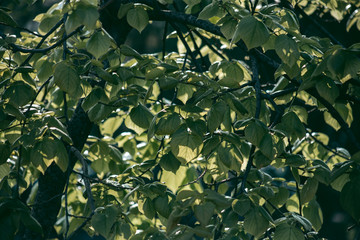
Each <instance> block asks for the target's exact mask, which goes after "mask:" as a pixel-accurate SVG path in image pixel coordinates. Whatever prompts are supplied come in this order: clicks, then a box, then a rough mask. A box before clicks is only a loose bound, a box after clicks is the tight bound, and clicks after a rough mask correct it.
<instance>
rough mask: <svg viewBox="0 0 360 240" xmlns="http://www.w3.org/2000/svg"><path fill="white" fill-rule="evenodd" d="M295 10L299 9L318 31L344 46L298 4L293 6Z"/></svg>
mask: <svg viewBox="0 0 360 240" xmlns="http://www.w3.org/2000/svg"><path fill="white" fill-rule="evenodd" d="M295 10H296V11H299V12H300V14H301V15H302V16H303V17H304V18H305V19H307V20H309V21H310V22H311V23H312V24H314V25H315V26H316V27H317V28H318V29H319V30H320V31H322V32H323V33H324V34H325V35H326V36H328V37H329V38H330V39H331V41H333V42H334V43H336V44H338V45H340V46H342V47H344V45H343V44H342V43H341V42H340V41H339V40H337V39H336V37H334V35H332V34H331V33H330V32H329V31H328V30H327V29H326V28H324V26H323V25H321V24H320V23H319V22H318V21H317V20H316V19H315V18H314V17H310V16H309V15H307V14H306V13H305V12H304V10H302V9H301V8H300V7H299V6H298V5H296V6H295Z"/></svg>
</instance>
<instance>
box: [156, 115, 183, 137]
mask: <svg viewBox="0 0 360 240" xmlns="http://www.w3.org/2000/svg"><path fill="white" fill-rule="evenodd" d="M180 124H181V119H180V116H179V114H177V113H173V114H171V115H169V116H167V117H166V118H160V120H159V122H158V124H157V125H156V131H155V133H156V134H158V135H171V134H173V133H174V132H175V131H176V130H177V129H178V128H179V126H180Z"/></svg>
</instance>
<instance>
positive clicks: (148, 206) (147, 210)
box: [143, 198, 156, 219]
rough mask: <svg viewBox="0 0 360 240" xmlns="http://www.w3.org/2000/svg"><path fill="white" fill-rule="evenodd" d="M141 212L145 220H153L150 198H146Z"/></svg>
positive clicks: (152, 207) (153, 209)
mask: <svg viewBox="0 0 360 240" xmlns="http://www.w3.org/2000/svg"><path fill="white" fill-rule="evenodd" d="M143 211H144V214H145V216H146V217H147V218H149V219H153V218H154V217H155V213H156V212H155V206H154V203H153V202H152V200H151V199H150V198H146V200H145V202H144V205H143Z"/></svg>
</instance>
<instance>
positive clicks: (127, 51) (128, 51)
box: [118, 45, 143, 81]
mask: <svg viewBox="0 0 360 240" xmlns="http://www.w3.org/2000/svg"><path fill="white" fill-rule="evenodd" d="M120 53H121V54H122V55H124V56H127V57H134V58H136V59H138V60H142V59H143V57H142V56H141V55H140V53H138V52H137V51H136V50H134V49H132V48H131V47H129V46H127V45H121V46H120ZM119 70H125V68H120V69H119ZM119 70H118V71H119ZM130 73H131V76H132V75H133V74H132V72H130ZM127 74H129V72H127ZM119 75H120V76H121V73H119ZM125 80H127V79H124V81H125Z"/></svg>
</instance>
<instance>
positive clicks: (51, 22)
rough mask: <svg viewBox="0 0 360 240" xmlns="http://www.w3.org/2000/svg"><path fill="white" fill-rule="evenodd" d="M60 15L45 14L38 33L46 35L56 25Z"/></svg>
mask: <svg viewBox="0 0 360 240" xmlns="http://www.w3.org/2000/svg"><path fill="white" fill-rule="evenodd" d="M60 18H61V16H60V15H48V14H46V15H45V16H44V17H43V18H42V19H41V22H40V23H39V32H40V33H43V34H46V33H47V32H49V31H50V29H51V28H53V27H54V26H55V24H56V23H58V22H59V21H60Z"/></svg>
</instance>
